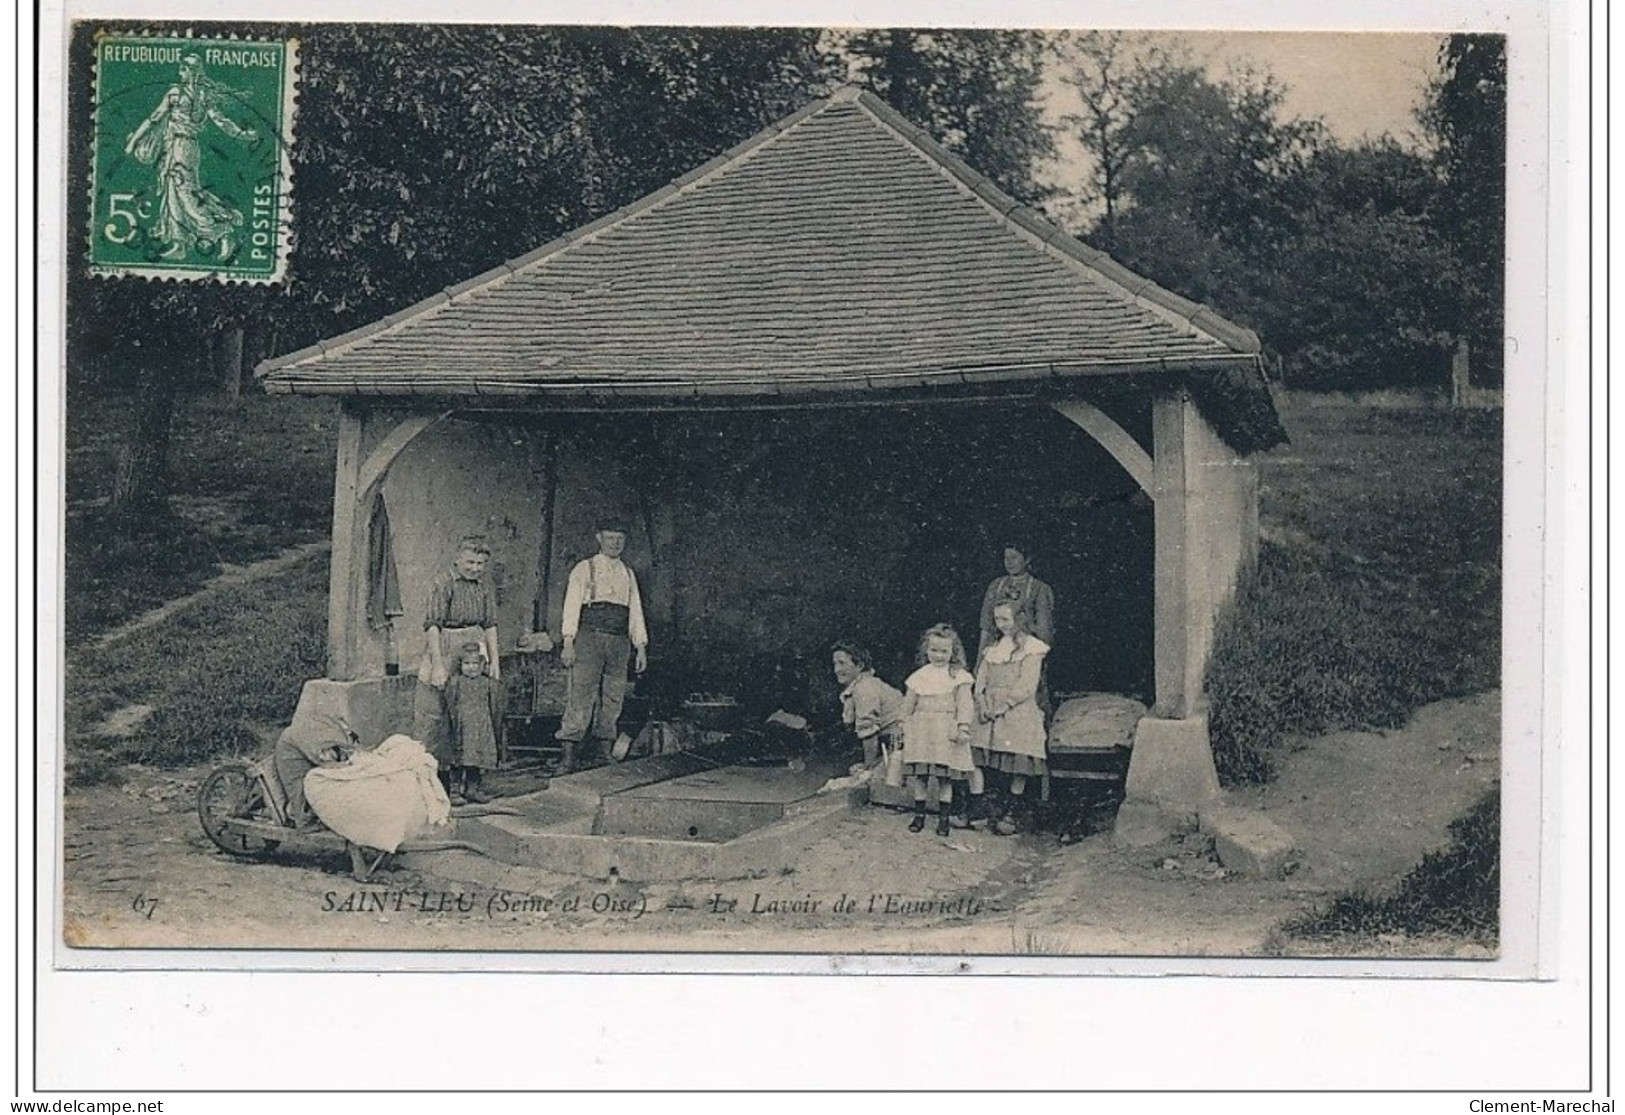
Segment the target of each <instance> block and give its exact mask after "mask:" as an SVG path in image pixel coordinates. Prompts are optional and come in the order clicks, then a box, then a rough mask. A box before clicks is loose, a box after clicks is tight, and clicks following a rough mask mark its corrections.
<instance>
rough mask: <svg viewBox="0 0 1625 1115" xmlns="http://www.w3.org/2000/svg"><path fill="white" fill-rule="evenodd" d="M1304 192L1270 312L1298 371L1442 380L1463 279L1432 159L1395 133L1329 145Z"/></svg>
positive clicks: (1335, 377)
mask: <svg viewBox="0 0 1625 1115" xmlns="http://www.w3.org/2000/svg"><path fill="white" fill-rule="evenodd" d="M1297 192H1298V193H1300V194H1301V195H1302V196H1303V197H1304V199H1305V200H1304V203H1303V208H1302V210H1301V213H1300V215H1299V219H1298V230H1297V232H1296V233H1295V235H1294V236H1293V237H1292V239H1291V240H1290V242H1289V243H1288V245H1287V248H1286V250H1285V251H1284V252H1283V254H1282V257H1281V260H1280V271H1281V274H1282V277H1283V279H1284V280H1285V283H1286V285H1287V287H1288V290H1286V291H1285V292H1283V294H1282V296H1281V297H1280V299H1279V301H1278V302H1277V303H1275V304H1274V305H1272V306H1271V307H1270V309H1269V313H1268V315H1267V317H1266V319H1265V320H1266V323H1267V324H1266V326H1265V328H1266V329H1267V331H1268V334H1269V336H1270V337H1271V341H1272V344H1273V345H1274V346H1275V347H1276V348H1277V349H1278V350H1279V351H1281V352H1282V355H1283V359H1284V360H1285V363H1286V374H1287V376H1288V378H1290V379H1291V381H1292V382H1293V383H1295V384H1301V385H1304V386H1315V387H1331V388H1351V387H1362V388H1372V387H1386V386H1416V385H1418V384H1435V385H1436V384H1438V383H1439V382H1441V381H1442V379H1443V377H1444V370H1445V367H1446V356H1447V354H1448V352H1449V350H1450V348H1451V345H1452V340H1453V339H1452V336H1451V334H1450V332H1449V328H1448V323H1449V322H1450V321H1451V320H1452V318H1453V316H1454V315H1455V314H1456V312H1457V309H1456V308H1457V306H1458V305H1459V303H1460V298H1461V283H1460V268H1459V267H1458V266H1457V263H1456V260H1455V257H1454V255H1453V253H1452V252H1451V250H1450V246H1449V244H1448V243H1446V241H1445V240H1444V238H1443V237H1442V236H1440V234H1439V232H1438V230H1437V229H1436V228H1435V227H1434V226H1433V224H1432V223H1431V222H1430V220H1429V217H1428V213H1429V209H1430V207H1431V206H1432V204H1433V200H1434V196H1435V192H1436V182H1435V180H1434V177H1433V173H1432V169H1431V167H1430V166H1429V164H1428V159H1427V158H1426V157H1425V156H1424V155H1422V154H1419V153H1418V152H1415V151H1410V150H1406V149H1404V148H1402V147H1400V146H1399V144H1397V143H1396V142H1394V141H1393V140H1392V139H1390V138H1387V137H1384V138H1382V139H1379V140H1374V141H1367V142H1364V143H1360V144H1357V145H1355V146H1353V147H1342V146H1339V145H1335V144H1332V145H1327V146H1325V147H1323V148H1321V149H1320V150H1319V151H1317V152H1316V153H1315V155H1314V157H1313V158H1312V159H1311V160H1310V161H1309V163H1308V164H1307V165H1306V166H1305V167H1304V170H1303V181H1302V182H1301V183H1300V184H1299V187H1298V191H1297Z"/></svg>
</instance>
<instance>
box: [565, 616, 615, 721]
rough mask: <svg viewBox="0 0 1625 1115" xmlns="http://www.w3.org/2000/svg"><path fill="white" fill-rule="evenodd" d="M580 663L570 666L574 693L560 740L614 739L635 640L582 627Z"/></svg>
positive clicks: (578, 640) (567, 701)
mask: <svg viewBox="0 0 1625 1115" xmlns="http://www.w3.org/2000/svg"><path fill="white" fill-rule="evenodd" d="M575 648H576V661H575V665H574V666H571V667H570V692H569V695H568V696H567V697H566V698H565V701H564V723H563V724H562V725H560V727H559V734H558V738H559V739H561V740H564V741H566V742H570V743H580V742H581V741H582V740H584V739H586V738H587V735H588V733H589V731H590V732H591V734H592V737H593V738H594V739H599V740H606V741H607V740H613V739H614V738H615V730H616V725H617V724H618V723H619V722H620V719H621V704H622V702H624V701H625V700H626V666H627V663H628V661H630V659H631V656H632V641H631V640H630V639H628V638H627V637H626V636H625V635H606V634H604V633H603V632H602V631H591V630H588V629H586V628H582V629H581V630H580V631H579V632H577V633H576V643H575Z"/></svg>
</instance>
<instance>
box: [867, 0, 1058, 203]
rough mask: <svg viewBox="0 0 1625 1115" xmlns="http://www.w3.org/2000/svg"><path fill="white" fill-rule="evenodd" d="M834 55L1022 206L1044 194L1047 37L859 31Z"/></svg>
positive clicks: (1048, 141)
mask: <svg viewBox="0 0 1625 1115" xmlns="http://www.w3.org/2000/svg"><path fill="white" fill-rule="evenodd" d="M835 49H836V52H837V53H839V54H841V55H844V56H846V57H847V58H848V59H849V62H850V65H851V68H852V70H853V76H854V77H855V78H856V80H858V81H861V82H862V83H864V84H865V85H867V86H869V87H870V88H871V89H873V90H874V91H875V92H876V93H877V94H879V95H880V96H881V97H882V98H884V99H885V100H886V102H887V103H888V104H890V105H891V106H892V107H893V108H895V109H896V110H897V111H898V112H900V113H902V114H903V116H905V117H907V118H908V119H909V120H910V121H912V122H913V123H915V124H918V125H919V126H920V127H922V128H924V129H925V130H926V131H927V132H929V133H931V135H932V136H934V137H935V138H936V139H937V140H938V141H940V142H941V143H942V144H943V145H944V146H945V147H947V148H948V149H949V150H950V151H952V152H954V153H955V154H956V155H959V156H960V157H961V158H963V159H964V160H965V161H966V162H967V163H969V164H970V165H971V166H972V167H974V168H975V169H976V170H977V171H979V172H980V173H982V174H985V175H987V176H988V177H989V178H991V179H993V181H994V182H996V183H998V185H999V187H1000V188H1001V189H1003V190H1004V191H1005V192H1006V193H1008V194H1010V195H1011V196H1013V197H1015V198H1016V199H1018V200H1020V201H1025V202H1029V203H1031V202H1035V201H1037V200H1039V199H1040V198H1041V197H1043V195H1044V192H1045V191H1044V189H1043V188H1042V187H1041V186H1040V185H1039V183H1038V179H1037V176H1036V171H1037V167H1038V165H1039V164H1040V163H1041V162H1042V161H1043V160H1044V159H1047V158H1048V157H1049V156H1050V155H1052V154H1053V153H1054V150H1055V147H1054V139H1053V137H1052V136H1051V135H1050V132H1049V128H1048V126H1047V125H1046V124H1045V123H1044V119H1043V114H1042V110H1041V108H1040V105H1039V103H1038V101H1039V95H1040V90H1041V85H1042V82H1043V77H1044V59H1045V54H1046V50H1045V40H1044V38H1043V37H1042V36H1041V35H1039V34H1038V33H1036V32H1030V31H973V30H934V31H917V30H905V29H893V30H886V31H860V32H852V33H848V34H845V35H842V36H839V37H838V39H837V43H836V47H835Z"/></svg>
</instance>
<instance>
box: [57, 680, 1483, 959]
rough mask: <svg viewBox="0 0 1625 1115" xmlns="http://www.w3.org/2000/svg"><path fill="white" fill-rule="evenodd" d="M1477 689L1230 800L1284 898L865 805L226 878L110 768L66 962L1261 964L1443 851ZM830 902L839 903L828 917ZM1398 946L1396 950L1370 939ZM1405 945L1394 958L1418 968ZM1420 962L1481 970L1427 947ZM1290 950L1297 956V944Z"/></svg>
mask: <svg viewBox="0 0 1625 1115" xmlns="http://www.w3.org/2000/svg"><path fill="white" fill-rule="evenodd" d="M1498 710H1499V700H1498V697H1497V695H1495V694H1484V695H1481V696H1478V697H1473V698H1468V699H1465V700H1459V701H1447V702H1441V703H1439V704H1436V705H1432V706H1429V707H1428V708H1426V709H1423V710H1422V711H1421V712H1420V713H1418V714H1417V716H1416V717H1415V719H1414V720H1413V721H1412V722H1411V723H1410V724H1409V725H1407V726H1406V727H1405V728H1403V729H1400V730H1397V731H1393V732H1386V733H1336V734H1333V735H1329V736H1325V737H1322V738H1321V739H1317V740H1314V741H1311V742H1310V743H1309V744H1308V745H1307V746H1306V747H1304V748H1303V749H1302V750H1300V751H1298V752H1297V753H1295V754H1294V755H1292V756H1291V757H1290V758H1289V760H1288V761H1287V763H1286V765H1285V769H1284V770H1283V771H1282V774H1281V777H1280V778H1279V779H1278V780H1277V781H1276V782H1275V783H1273V784H1272V785H1270V786H1268V787H1264V788H1261V789H1256V790H1252V791H1249V792H1247V793H1245V794H1240V795H1235V797H1236V800H1237V801H1238V803H1240V804H1243V805H1249V806H1251V807H1253V808H1258V809H1261V810H1263V811H1264V812H1265V813H1266V815H1268V816H1269V817H1270V818H1271V819H1272V820H1274V821H1275V822H1276V823H1277V824H1280V825H1281V826H1282V827H1284V828H1286V829H1287V830H1288V831H1289V832H1291V833H1292V834H1293V836H1294V837H1295V838H1297V840H1298V841H1299V845H1300V848H1301V849H1302V856H1301V861H1300V862H1301V866H1300V868H1299V870H1297V871H1296V872H1294V873H1293V874H1292V875H1290V876H1289V877H1287V878H1285V879H1249V878H1244V877H1240V876H1237V875H1235V874H1233V873H1231V872H1228V871H1226V870H1225V869H1224V868H1223V866H1222V865H1221V864H1219V863H1217V862H1216V861H1215V860H1214V859H1213V858H1212V857H1211V855H1210V853H1209V851H1208V848H1207V846H1206V844H1205V842H1203V841H1202V840H1201V839H1200V838H1196V837H1192V838H1187V839H1185V840H1183V841H1174V840H1170V841H1169V842H1168V843H1167V844H1165V845H1162V846H1158V847H1153V848H1149V849H1138V850H1133V851H1129V850H1119V849H1114V848H1113V847H1112V845H1111V842H1110V839H1109V837H1108V835H1107V834H1105V833H1099V834H1096V835H1094V836H1091V837H1089V838H1088V839H1086V840H1084V841H1082V842H1081V843H1078V844H1076V845H1072V846H1070V847H1062V846H1060V845H1058V844H1057V843H1056V842H1055V840H1054V838H1053V837H1052V836H1046V835H1041V834H1040V835H1030V836H1021V837H1016V838H1008V839H1006V838H999V837H994V836H991V835H988V834H985V833H960V832H955V833H954V835H953V836H952V837H951V838H949V839H948V840H939V839H937V838H936V837H934V836H932V835H930V834H929V832H927V833H924V834H919V835H915V834H911V833H909V832H908V831H907V830H906V818H905V817H903V816H901V815H899V814H896V813H892V812H890V811H887V810H881V809H874V808H861V809H858V810H855V811H854V812H852V813H850V814H847V815H843V816H842V817H840V818H839V819H837V820H836V821H834V822H833V823H831V824H829V825H828V826H827V827H825V828H824V829H823V830H822V832H821V833H820V834H819V835H818V836H817V837H816V838H814V839H813V840H812V841H811V842H810V843H809V844H808V846H807V848H806V850H805V852H804V853H803V854H802V856H801V860H800V863H799V865H798V867H797V868H796V869H795V870H794V871H793V872H790V873H787V874H783V875H775V876H772V877H762V878H756V879H736V880H728V881H722V882H707V881H703V880H690V881H688V882H686V883H665V884H657V885H649V886H642V887H640V886H635V885H632V884H630V883H627V882H624V881H620V880H591V879H580V878H574V877H569V876H564V875H556V874H549V873H547V872H544V871H539V870H534V869H521V868H517V867H511V866H507V865H503V864H499V863H496V862H495V861H491V860H486V859H483V858H481V857H479V856H473V855H469V854H467V853H439V854H435V855H427V856H419V857H414V858H413V860H412V862H411V865H410V866H408V867H403V868H397V869H395V870H391V871H388V872H386V873H385V874H384V876H383V877H382V878H380V879H379V880H378V882H377V884H376V885H370V886H365V887H363V886H358V885H357V884H355V883H354V882H352V881H351V879H350V878H349V876H348V874H347V868H348V864H347V862H345V861H343V860H341V859H333V860H329V861H326V862H321V861H312V860H309V859H301V858H297V857H291V856H288V857H282V858H279V859H273V860H271V861H268V862H248V861H240V860H234V859H231V858H229V857H227V856H225V855H223V854H221V853H219V852H218V851H216V850H215V849H214V847H213V846H212V845H211V844H209V842H208V841H207V839H206V838H205V837H204V836H203V833H202V831H201V830H200V829H199V827H198V824H197V820H196V818H195V816H194V815H193V813H192V795H193V793H194V792H195V788H196V783H197V780H198V779H199V778H200V777H201V776H202V775H203V774H204V773H206V771H205V770H203V769H197V770H189V771H157V770H153V769H150V768H129V770H128V772H127V774H128V777H127V781H126V783H125V785H123V786H121V787H109V786H96V787H89V788H84V789H74V790H71V791H69V792H68V794H67V797H66V800H65V825H64V848H63V852H64V860H63V866H64V875H65V879H66V885H65V891H64V912H65V917H66V921H65V925H66V939H67V941H68V942H69V943H70V944H74V945H81V946H92V947H95V946H112V947H121V946H123V947H147V946H168V947H175V946H179V945H192V946H197V947H204V948H225V947H231V948H306V949H324V950H326V949H353V948H367V949H410V950H448V949H449V950H516V951H554V950H559V951H576V950H615V951H622V950H647V949H660V950H665V951H712V952H732V951H755V952H760V951H799V952H811V953H832V952H833V953H843V954H854V953H884V952H903V953H910V954H915V955H919V954H926V953H947V954H955V953H958V954H964V953H995V954H1013V955H1036V956H1049V955H1063V954H1092V955H1210V956H1211V955H1227V956H1235V955H1261V954H1264V953H1267V952H1272V951H1278V950H1279V948H1280V940H1279V938H1278V936H1277V935H1275V934H1273V933H1272V930H1273V928H1274V927H1275V926H1277V925H1278V924H1279V923H1280V922H1281V921H1282V920H1283V919H1284V918H1286V917H1288V916H1290V915H1292V914H1295V913H1297V912H1299V911H1301V910H1303V909H1305V908H1307V907H1309V906H1310V905H1312V904H1314V903H1315V902H1317V901H1319V900H1322V899H1324V898H1325V897H1326V896H1328V895H1329V894H1331V893H1333V892H1335V891H1338V890H1341V889H1346V888H1349V887H1354V886H1366V885H1369V886H1372V887H1376V888H1380V887H1381V886H1383V885H1389V884H1392V883H1393V882H1394V881H1396V880H1397V879H1398V877H1399V876H1400V875H1401V874H1402V873H1403V872H1404V871H1405V870H1407V869H1408V868H1409V867H1410V866H1411V865H1413V864H1415V863H1416V862H1417V861H1418V860H1419V859H1420V858H1421V856H1422V855H1423V854H1424V853H1425V852H1427V851H1429V850H1432V849H1434V848H1437V847H1440V846H1442V845H1443V844H1444V843H1445V841H1446V839H1447V827H1448V825H1449V823H1450V821H1451V820H1453V819H1454V818H1456V817H1457V816H1460V815H1461V813H1463V812H1464V811H1465V810H1466V809H1467V808H1468V806H1469V805H1471V803H1472V802H1473V801H1474V800H1475V799H1476V798H1477V796H1478V795H1479V794H1481V793H1482V792H1483V790H1484V789H1485V788H1486V787H1488V786H1489V785H1492V784H1493V783H1494V781H1495V779H1496V778H1497V777H1498V774H1499V761H1498V752H1497V749H1496V744H1495V741H1496V740H1497V739H1498V738H1499V730H1498V719H1499V718H1498ZM843 899H844V902H843ZM1390 945H1391V947H1392V948H1393V949H1394V950H1395V951H1404V948H1405V947H1406V944H1405V943H1404V942H1398V943H1392V942H1391V943H1390ZM1417 947H1423V946H1419V945H1417V944H1416V943H1411V948H1412V950H1413V951H1414V949H1415V948H1417ZM1425 948H1426V950H1427V951H1430V952H1432V953H1435V954H1441V953H1442V954H1445V955H1458V956H1483V955H1486V953H1485V951H1484V950H1483V949H1482V948H1481V947H1478V946H1473V945H1467V944H1464V943H1462V942H1453V941H1440V942H1428V943H1426V944H1425ZM1304 951H1306V952H1307V951H1309V950H1308V949H1307V948H1306V949H1305V950H1304Z"/></svg>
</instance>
